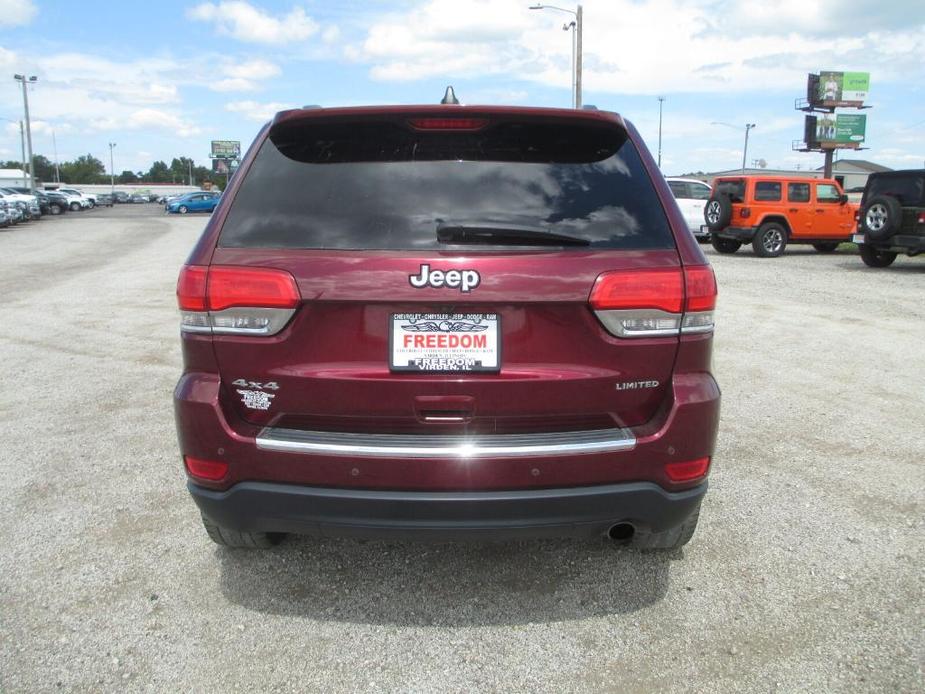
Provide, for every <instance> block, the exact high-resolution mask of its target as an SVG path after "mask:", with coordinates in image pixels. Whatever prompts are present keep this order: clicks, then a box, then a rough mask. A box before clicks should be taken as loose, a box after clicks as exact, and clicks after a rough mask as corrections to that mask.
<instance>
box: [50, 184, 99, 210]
mask: <svg viewBox="0 0 925 694" xmlns="http://www.w3.org/2000/svg"><path fill="white" fill-rule="evenodd" d="M58 192H59V193H64V194H65V195H69V196H71V197H73V198H77V200H78V201H79V202H80V206H81V207H83V208H90V207H94V206H95V205H96V195H95V194H93V193H84V192H83V191H80V190H77V189H76V188H58ZM71 209H74V207H73V206H71Z"/></svg>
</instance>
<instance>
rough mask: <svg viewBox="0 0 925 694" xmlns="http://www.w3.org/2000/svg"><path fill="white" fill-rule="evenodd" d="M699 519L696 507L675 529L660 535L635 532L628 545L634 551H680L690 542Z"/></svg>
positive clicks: (698, 510)
mask: <svg viewBox="0 0 925 694" xmlns="http://www.w3.org/2000/svg"><path fill="white" fill-rule="evenodd" d="M699 518H700V507H699V506H698V507H697V510H696V511H694V512H693V513H692V514H691V515H690V517H688V519H687V520H686V521H684V522H683V523H682V524H681V525H679V526H678V527H677V528H671V529H670V530H664V531H662V532H660V533H649V532H642V531H636V532H635V533H634V534H633V539H632V541H631V542H630V545H631V546H632V547H633V548H635V549H668V550H671V549H680V548H681V547H683V546H684V545H686V544H687V543H688V542H690V541H691V538H692V537H693V536H694V531H695V530H697V521H698V519H699Z"/></svg>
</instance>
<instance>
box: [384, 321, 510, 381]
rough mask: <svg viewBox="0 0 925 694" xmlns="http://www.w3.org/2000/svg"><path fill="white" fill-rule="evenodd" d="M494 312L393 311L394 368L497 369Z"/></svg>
mask: <svg viewBox="0 0 925 694" xmlns="http://www.w3.org/2000/svg"><path fill="white" fill-rule="evenodd" d="M500 324H501V318H500V317H499V316H498V314H497V313H393V314H392V323H391V325H390V330H389V332H390V339H389V343H390V355H389V367H390V368H391V369H392V370H393V371H498V370H499V369H500V368H501V344H500V342H499V341H498V326H499V325H500Z"/></svg>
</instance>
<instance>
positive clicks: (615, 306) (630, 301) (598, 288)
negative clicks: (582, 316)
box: [589, 268, 684, 313]
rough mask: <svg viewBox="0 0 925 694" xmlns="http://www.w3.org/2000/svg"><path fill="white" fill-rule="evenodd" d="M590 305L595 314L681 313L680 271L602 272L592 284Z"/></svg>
mask: <svg viewBox="0 0 925 694" xmlns="http://www.w3.org/2000/svg"><path fill="white" fill-rule="evenodd" d="M589 302H590V304H591V307H592V308H593V309H594V310H596V311H603V310H627V309H655V310H659V311H668V312H669V313H681V310H682V307H683V302H684V285H683V283H682V279H681V269H680V268H656V269H641V270H618V271H616V272H605V273H603V274H602V275H600V276H599V277H598V278H597V281H596V282H595V283H594V287H593V288H592V289H591V297H590V299H589Z"/></svg>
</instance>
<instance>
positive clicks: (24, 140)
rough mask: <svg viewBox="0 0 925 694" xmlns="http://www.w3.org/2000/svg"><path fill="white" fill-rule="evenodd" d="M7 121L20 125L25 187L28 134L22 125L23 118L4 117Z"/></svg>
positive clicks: (24, 182) (24, 184)
mask: <svg viewBox="0 0 925 694" xmlns="http://www.w3.org/2000/svg"><path fill="white" fill-rule="evenodd" d="M3 120H5V121H6V122H7V123H14V124H16V125H18V126H19V143H20V144H21V145H22V159H21V160H20V161H22V185H23V188H25V187H26V135H25V131H24V130H23V127H22V121H21V120H11V119H9V118H4V119H3Z"/></svg>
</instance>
